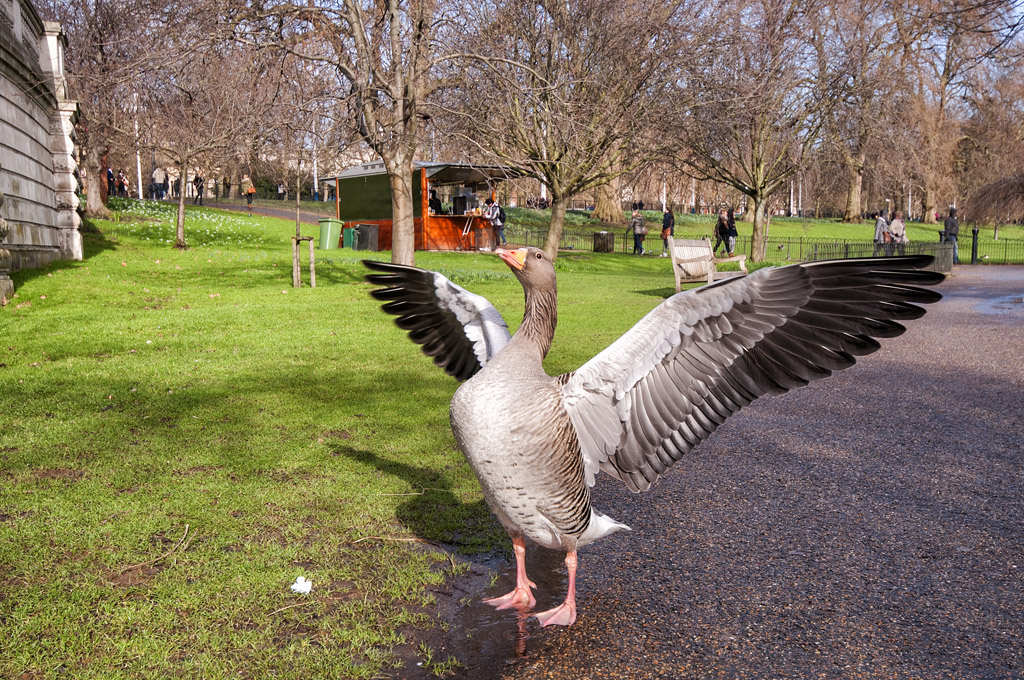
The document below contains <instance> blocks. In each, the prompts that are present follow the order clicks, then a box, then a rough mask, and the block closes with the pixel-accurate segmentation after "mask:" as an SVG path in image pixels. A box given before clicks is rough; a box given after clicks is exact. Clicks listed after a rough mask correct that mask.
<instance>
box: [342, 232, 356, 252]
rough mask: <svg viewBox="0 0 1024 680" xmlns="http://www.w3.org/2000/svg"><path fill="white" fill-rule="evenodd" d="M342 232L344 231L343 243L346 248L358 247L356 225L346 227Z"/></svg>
mask: <svg viewBox="0 0 1024 680" xmlns="http://www.w3.org/2000/svg"><path fill="white" fill-rule="evenodd" d="M341 233H342V241H341V245H342V246H344V247H345V248H353V249H354V248H355V247H356V228H355V227H345V228H344V229H343V230H342V232H341Z"/></svg>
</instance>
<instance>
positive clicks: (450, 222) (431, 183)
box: [325, 161, 514, 250]
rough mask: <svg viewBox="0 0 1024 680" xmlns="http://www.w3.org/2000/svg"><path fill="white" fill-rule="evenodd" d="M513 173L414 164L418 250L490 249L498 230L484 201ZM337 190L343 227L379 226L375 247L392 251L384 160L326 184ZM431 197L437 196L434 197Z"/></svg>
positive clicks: (464, 165) (487, 168)
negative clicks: (492, 225) (495, 230)
mask: <svg viewBox="0 0 1024 680" xmlns="http://www.w3.org/2000/svg"><path fill="white" fill-rule="evenodd" d="M513 176H514V175H513V174H512V171H511V169H509V168H504V167H501V166H481V165H471V164H468V163H438V162H423V163H415V164H414V165H413V187H412V201H413V223H414V228H415V234H416V238H415V248H416V250H491V249H493V248H494V231H493V229H492V228H491V225H490V223H489V222H488V221H487V220H486V219H484V217H483V213H484V201H485V199H487V198H488V197H490V198H492V199H493V198H494V185H495V184H496V183H497V182H500V181H503V180H507V179H511V178H512V177H513ZM325 183H326V184H327V185H329V186H332V187H335V191H334V196H335V212H336V215H337V218H338V219H339V220H342V221H344V222H345V226H346V227H348V226H355V225H357V224H376V225H377V226H378V232H377V247H378V248H379V249H380V250H391V230H392V214H391V186H390V184H389V183H388V175H387V172H386V171H385V169H384V163H383V162H382V161H375V162H371V163H364V164H362V165H358V166H355V167H353V168H349V169H348V170H346V171H345V172H343V173H341V174H340V175H338V176H337V177H335V178H333V179H329V180H327V181H326V182H325ZM431 192H434V194H433V196H432V194H431Z"/></svg>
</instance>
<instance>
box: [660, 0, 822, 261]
mask: <svg viewBox="0 0 1024 680" xmlns="http://www.w3.org/2000/svg"><path fill="white" fill-rule="evenodd" d="M732 12H733V13H732V14H728V15H727V16H724V17H722V20H721V21H720V23H719V27H720V30H719V31H718V33H717V34H716V35H712V36H711V37H709V39H708V41H709V43H710V45H711V47H712V49H710V50H709V51H707V52H706V53H705V54H704V57H703V59H702V60H701V61H700V62H699V64H698V66H697V68H696V69H694V70H693V71H692V72H691V73H688V74H687V78H686V81H687V84H688V86H689V87H692V88H696V89H697V90H698V91H699V92H700V95H701V104H700V105H699V106H696V107H693V108H690V109H677V110H676V111H675V112H674V114H675V115H674V117H673V122H674V123H675V125H676V127H675V129H676V131H677V134H678V139H679V141H680V144H679V147H678V149H677V158H678V160H679V161H680V162H681V163H682V164H683V165H685V166H686V167H687V169H688V171H689V172H690V173H692V174H693V175H694V176H695V177H697V178H699V179H709V180H714V181H717V182H722V183H724V184H727V185H729V186H732V187H734V188H736V189H737V190H739V191H740V192H741V193H742V194H744V195H745V196H747V197H748V198H749V199H750V201H751V202H752V203H753V206H752V210H753V225H754V226H753V247H752V251H753V252H752V253H751V257H752V259H753V260H754V261H761V260H763V259H764V257H765V238H766V236H767V222H766V219H765V217H766V210H767V207H768V199H769V197H770V196H771V195H772V193H774V192H775V191H776V190H777V189H779V188H780V187H782V186H783V184H784V183H785V182H786V181H787V180H788V179H789V178H790V177H791V176H792V175H793V173H795V172H796V171H797V169H798V168H799V167H800V163H801V161H802V159H803V156H804V154H805V152H806V151H807V149H808V148H809V147H810V146H811V145H812V144H814V143H815V142H816V141H817V140H818V132H819V130H820V128H821V125H822V123H823V120H824V116H825V113H826V112H827V110H828V107H829V106H830V104H831V100H830V94H831V93H830V92H829V91H828V90H827V83H823V82H822V81H821V80H819V79H818V73H817V72H816V71H815V67H816V62H815V59H814V52H813V49H812V47H813V46H812V45H811V44H810V42H809V41H808V39H807V38H808V36H809V35H810V34H809V31H808V30H807V29H808V26H807V24H808V20H809V17H808V14H807V6H806V5H805V4H803V3H801V2H784V1H782V0H740V1H739V2H736V3H734V4H733V5H732Z"/></svg>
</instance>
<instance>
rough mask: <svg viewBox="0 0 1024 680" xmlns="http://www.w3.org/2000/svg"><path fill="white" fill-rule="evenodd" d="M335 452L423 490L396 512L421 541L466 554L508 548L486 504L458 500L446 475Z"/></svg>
mask: <svg viewBox="0 0 1024 680" xmlns="http://www.w3.org/2000/svg"><path fill="white" fill-rule="evenodd" d="M334 452H335V453H337V454H339V455H342V456H345V457H346V458H348V459H349V460H351V461H353V462H356V463H359V464H361V465H365V466H367V467H372V468H374V469H376V470H378V471H379V472H382V473H384V474H387V475H391V476H393V477H398V478H399V479H402V480H404V481H405V482H406V483H407V484H409V485H410V486H412V487H414V488H417V489H420V493H419V494H418V495H413V496H410V497H409V500H407V501H405V502H404V503H402V504H401V505H400V506H399V507H398V509H397V510H396V512H395V516H396V517H397V518H398V520H399V521H401V522H402V523H403V524H404V525H405V526H406V527H408V528H409V530H411V531H412V532H414V533H415V534H416V535H417V536H418V537H419V538H422V539H424V540H427V541H431V542H433V543H441V544H443V545H445V546H449V547H451V548H453V549H454V550H456V551H458V552H460V553H462V554H464V555H474V554H480V553H484V552H492V551H493V550H494V549H495V548H496V547H498V546H501V547H505V543H507V538H506V536H505V532H504V530H503V529H502V528H501V525H499V524H498V522H497V521H496V520H495V519H494V516H493V515H492V514H491V513H490V510H489V509H488V508H487V507H486V504H485V503H484V501H482V500H479V501H475V502H472V503H466V502H463V501H461V500H459V499H458V498H457V497H456V496H455V494H454V493H452V491H451V489H450V488H449V484H448V480H447V479H446V478H445V476H444V475H442V474H439V473H438V472H437V471H436V470H432V469H430V468H425V467H419V466H416V465H413V464H411V463H404V462H400V461H395V460H389V459H387V458H382V457H381V456H378V455H377V454H375V453H372V452H370V451H365V450H360V449H355V448H352V447H346V446H337V447H335V449H334Z"/></svg>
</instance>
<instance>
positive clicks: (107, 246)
mask: <svg viewBox="0 0 1024 680" xmlns="http://www.w3.org/2000/svg"><path fill="white" fill-rule="evenodd" d="M79 231H80V232H81V234H82V261H81V262H78V261H76V260H54V261H53V262H51V263H49V264H46V265H44V266H42V267H34V268H31V269H21V270H19V271H16V272H11V279H12V280H13V281H14V292H15V293H17V292H18V288H20V287H21V286H22V285H23V284H24V283H26V282H28V281H31V280H33V279H36V278H38V277H40V276H46V275H47V274H48V273H50V272H51V271H52V270H53V269H73V268H76V267H82V266H85V265H86V264H88V262H89V260H90V259H92V258H94V257H96V256H97V255H99V254H100V253H103V252H106V251H108V250H114V249H115V248H117V243H115V242H114V241H111V240H110V239H108V238H107V237H106V236H105V235H104V234H103V233H102V232H100V230H99V229H97V228H96V227H95V226H93V225H92V224H91V223H89V222H84V221H83V222H82V226H81V228H80V229H79Z"/></svg>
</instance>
